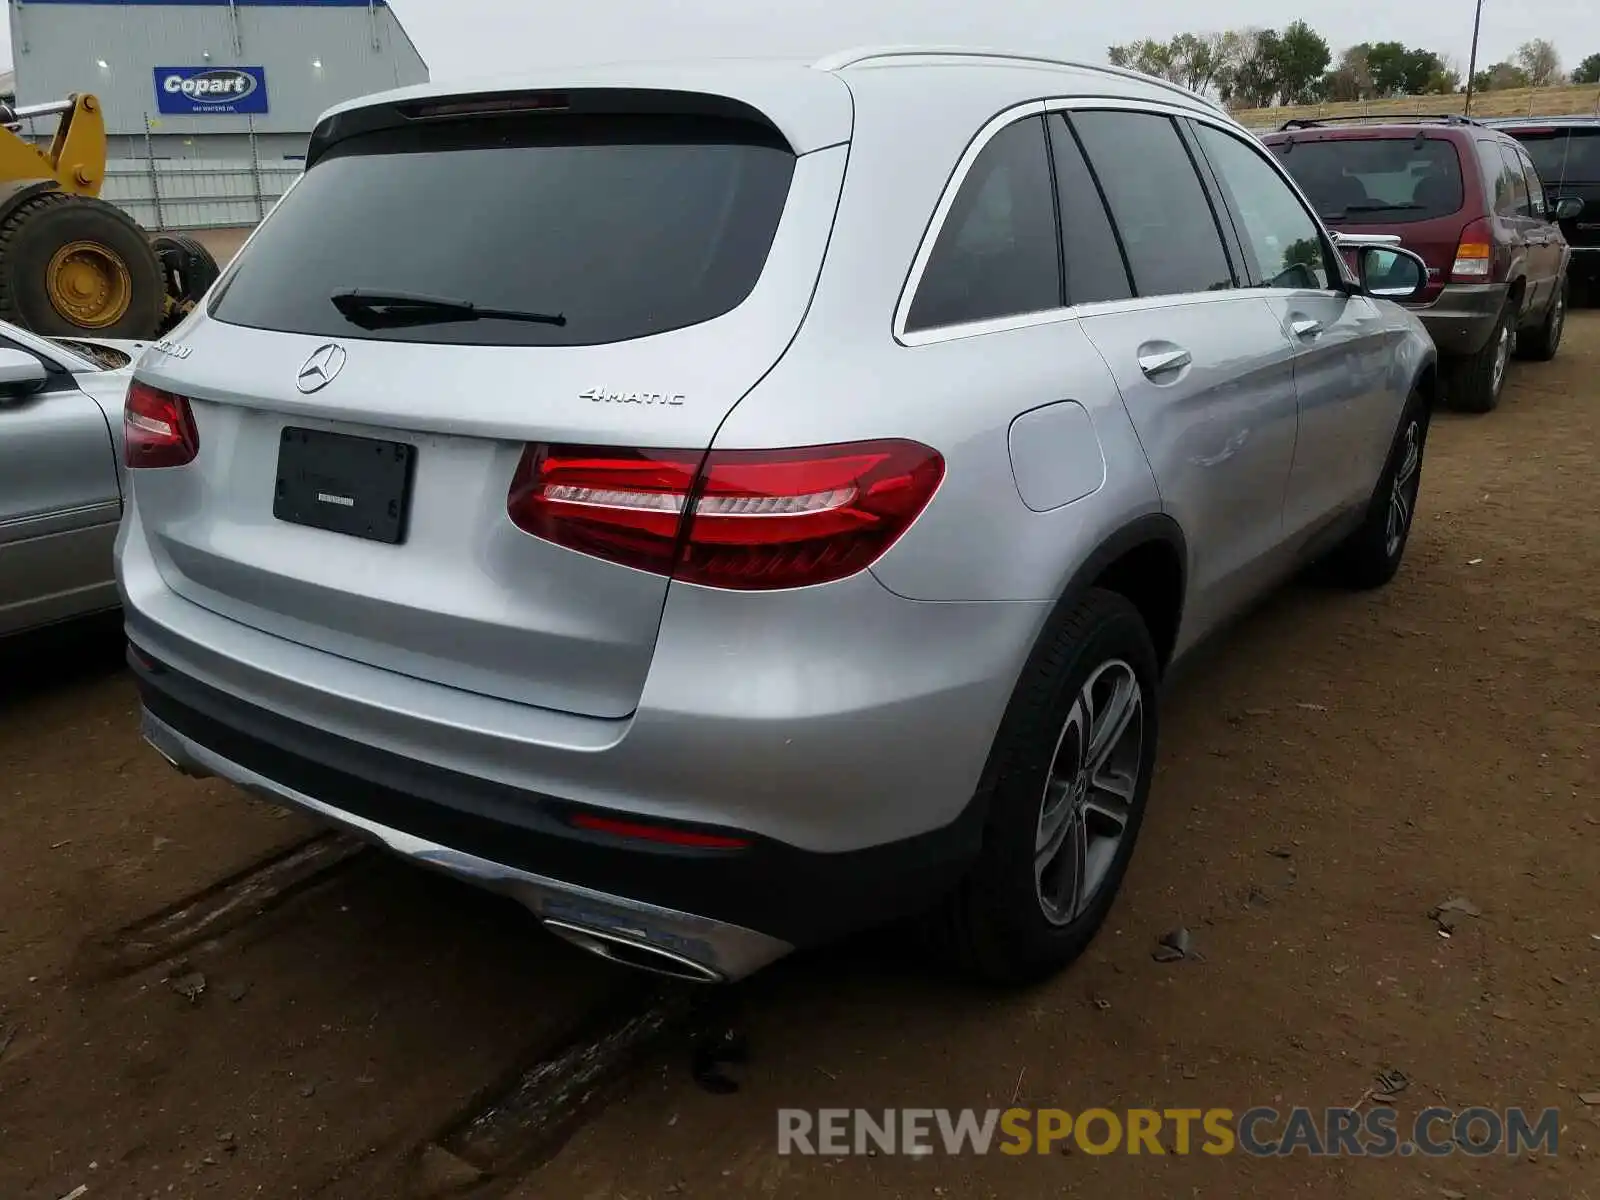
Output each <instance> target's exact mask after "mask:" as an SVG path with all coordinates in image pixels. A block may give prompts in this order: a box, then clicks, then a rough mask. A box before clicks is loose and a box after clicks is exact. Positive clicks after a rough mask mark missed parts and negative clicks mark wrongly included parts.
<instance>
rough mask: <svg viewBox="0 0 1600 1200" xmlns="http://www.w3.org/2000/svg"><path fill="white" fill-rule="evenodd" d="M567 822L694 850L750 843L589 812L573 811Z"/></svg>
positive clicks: (734, 847) (744, 846) (742, 847)
mask: <svg viewBox="0 0 1600 1200" xmlns="http://www.w3.org/2000/svg"><path fill="white" fill-rule="evenodd" d="M567 824H569V825H571V826H572V827H573V828H574V829H587V830H589V831H590V832H592V833H609V834H611V835H612V836H614V837H621V838H632V839H633V840H635V841H641V842H657V843H659V844H661V845H663V846H684V847H687V848H690V849H695V850H745V849H748V848H749V846H750V839H749V838H740V837H727V836H725V835H723V834H720V833H702V832H701V831H700V830H698V829H675V828H673V827H672V826H670V825H645V824H642V823H640V822H637V821H618V820H614V819H612V818H611V817H597V816H592V815H591V814H589V813H574V814H573V815H572V816H570V817H568V818H567Z"/></svg>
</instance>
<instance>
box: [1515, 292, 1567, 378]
mask: <svg viewBox="0 0 1600 1200" xmlns="http://www.w3.org/2000/svg"><path fill="white" fill-rule="evenodd" d="M1571 295H1572V293H1571V291H1570V290H1569V288H1568V285H1567V280H1566V278H1565V277H1564V276H1563V277H1562V280H1561V284H1560V286H1559V287H1558V288H1557V289H1556V294H1555V296H1554V297H1552V298H1551V300H1550V308H1549V311H1548V312H1546V313H1545V316H1544V320H1543V321H1542V322H1541V323H1540V325H1539V328H1537V329H1535V330H1534V331H1533V332H1532V333H1524V334H1522V335H1521V336H1520V337H1518V338H1517V356H1518V357H1519V358H1526V359H1530V360H1532V361H1533V362H1549V361H1550V360H1551V359H1552V358H1554V357H1555V356H1556V351H1558V350H1560V349H1561V335H1562V334H1563V333H1564V332H1565V331H1566V328H1567V306H1568V303H1569V301H1570V299H1571Z"/></svg>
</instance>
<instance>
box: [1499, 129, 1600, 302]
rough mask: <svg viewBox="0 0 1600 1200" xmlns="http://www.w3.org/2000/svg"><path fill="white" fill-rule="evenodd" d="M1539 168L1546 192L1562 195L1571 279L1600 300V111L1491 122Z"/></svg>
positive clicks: (1590, 298) (1562, 211) (1595, 300)
mask: <svg viewBox="0 0 1600 1200" xmlns="http://www.w3.org/2000/svg"><path fill="white" fill-rule="evenodd" d="M1490 124H1491V125H1493V126H1494V128H1496V129H1499V130H1501V131H1503V132H1505V133H1509V134H1510V135H1511V136H1512V137H1514V138H1516V139H1517V141H1519V142H1521V143H1522V148H1523V149H1524V150H1526V151H1527V152H1528V157H1530V158H1531V159H1533V165H1534V166H1536V167H1538V168H1539V178H1540V179H1542V180H1543V181H1544V187H1545V194H1546V195H1550V196H1555V197H1557V198H1558V201H1557V203H1558V209H1559V212H1560V217H1561V232H1562V233H1563V234H1565V235H1566V239H1567V244H1568V245H1570V246H1571V247H1572V282H1573V285H1574V287H1577V286H1579V285H1581V286H1582V287H1583V290H1584V291H1586V292H1587V293H1588V297H1589V300H1590V302H1591V303H1595V302H1600V116H1593V117H1508V118H1506V119H1504V120H1499V121H1491V122H1490Z"/></svg>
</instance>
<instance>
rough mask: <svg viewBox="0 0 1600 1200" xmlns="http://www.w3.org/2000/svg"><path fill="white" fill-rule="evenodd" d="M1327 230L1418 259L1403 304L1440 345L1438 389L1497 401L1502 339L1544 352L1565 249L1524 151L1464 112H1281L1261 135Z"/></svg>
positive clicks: (1553, 323)
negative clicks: (1390, 242) (1412, 288)
mask: <svg viewBox="0 0 1600 1200" xmlns="http://www.w3.org/2000/svg"><path fill="white" fill-rule="evenodd" d="M1262 141H1264V142H1265V143H1266V144H1267V145H1268V146H1270V147H1271V148H1272V150H1273V152H1274V153H1275V154H1277V155H1278V156H1279V158H1280V159H1281V160H1282V162H1283V164H1284V166H1285V167H1287V168H1288V169H1289V173H1290V174H1291V175H1293V176H1294V178H1295V180H1296V181H1297V182H1298V183H1299V184H1300V187H1301V189H1302V190H1303V191H1304V192H1305V193H1306V195H1307V197H1308V198H1309V199H1310V200H1311V203H1312V204H1313V205H1314V206H1315V207H1316V209H1317V211H1318V212H1319V213H1320V214H1321V215H1322V218H1323V220H1324V221H1325V222H1327V224H1328V225H1329V226H1330V227H1331V228H1333V229H1334V230H1336V231H1340V232H1344V233H1361V234H1375V233H1376V234H1391V235H1394V236H1396V237H1397V238H1398V240H1399V242H1400V244H1401V245H1402V246H1404V247H1405V248H1406V249H1408V250H1413V251H1415V252H1416V253H1417V254H1419V255H1421V256H1422V258H1423V259H1424V260H1426V262H1427V264H1428V276H1429V278H1428V287H1427V289H1426V290H1425V291H1424V292H1423V293H1422V295H1421V296H1420V297H1419V298H1418V299H1417V300H1416V301H1415V302H1413V303H1412V304H1411V305H1410V306H1409V307H1411V308H1413V309H1414V310H1416V312H1417V315H1418V316H1420V317H1421V318H1422V321H1423V323H1424V324H1425V325H1426V326H1427V328H1428V332H1429V333H1430V334H1432V335H1433V340H1434V343H1435V344H1436V345H1437V346H1438V347H1439V355H1440V359H1441V361H1442V362H1443V364H1444V366H1445V369H1446V372H1447V375H1446V387H1445V390H1446V394H1447V399H1448V400H1449V401H1450V402H1451V403H1452V404H1453V405H1454V406H1456V407H1457V408H1461V409H1465V410H1467V411H1469V412H1488V411H1489V410H1490V409H1492V408H1494V407H1495V405H1496V404H1498V403H1499V401H1500V392H1501V389H1502V388H1503V387H1504V385H1505V376H1506V366H1507V364H1508V363H1509V361H1510V358H1511V355H1512V353H1513V352H1517V353H1520V354H1521V356H1522V357H1524V358H1532V359H1541V360H1547V359H1550V358H1553V357H1555V353H1556V349H1557V347H1559V346H1560V344H1561V332H1562V328H1563V326H1564V324H1565V319H1566V306H1567V287H1566V276H1567V264H1568V260H1569V259H1570V257H1571V252H1570V250H1569V249H1568V247H1567V242H1566V239H1565V238H1564V237H1563V236H1562V233H1561V230H1560V228H1559V227H1558V225H1557V224H1556V218H1557V217H1558V216H1559V215H1561V214H1560V213H1558V212H1557V210H1556V206H1555V201H1554V200H1553V199H1552V198H1551V197H1549V196H1547V195H1546V193H1545V190H1544V188H1543V187H1542V186H1541V184H1540V178H1539V173H1538V171H1537V170H1536V169H1535V167H1534V164H1533V162H1532V160H1531V159H1530V158H1529V156H1528V152H1527V151H1526V150H1524V149H1523V148H1522V146H1521V145H1520V144H1519V143H1518V142H1517V141H1516V140H1515V139H1514V138H1512V137H1510V136H1508V135H1507V134H1504V133H1501V132H1499V131H1498V130H1495V129H1492V128H1490V127H1489V126H1487V125H1484V124H1481V123H1479V122H1477V121H1471V120H1468V119H1466V118H1463V117H1431V118H1429V117H1418V118H1409V117H1407V118H1394V117H1390V118H1385V119H1384V121H1383V123H1381V124H1363V123H1361V122H1360V121H1359V119H1357V120H1354V121H1339V122H1335V121H1332V120H1329V121H1291V122H1289V124H1287V125H1285V126H1284V127H1283V128H1282V129H1281V130H1279V131H1277V132H1275V133H1269V134H1266V135H1264V136H1263V137H1262Z"/></svg>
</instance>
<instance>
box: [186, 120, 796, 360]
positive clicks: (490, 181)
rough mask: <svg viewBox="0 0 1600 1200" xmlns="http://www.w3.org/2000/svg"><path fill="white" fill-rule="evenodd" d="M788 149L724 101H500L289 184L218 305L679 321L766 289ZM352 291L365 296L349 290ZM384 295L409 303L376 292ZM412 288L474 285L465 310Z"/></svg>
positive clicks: (515, 330) (516, 321)
mask: <svg viewBox="0 0 1600 1200" xmlns="http://www.w3.org/2000/svg"><path fill="white" fill-rule="evenodd" d="M794 163H795V159H794V155H793V153H792V152H791V151H790V150H789V149H788V148H787V147H786V146H784V145H782V144H781V142H780V141H779V139H778V136H777V134H776V133H773V132H771V131H769V130H766V129H764V128H762V127H761V126H759V125H757V124H755V123H753V122H749V123H747V122H739V121H731V120H724V119H710V118H706V119H701V118H683V117H637V118H635V117H625V118H622V117H614V116H611V117H581V116H544V117H540V118H536V119H534V120H528V119H526V118H523V119H520V120H514V119H510V120H508V119H505V118H497V119H480V120H476V121H461V122H457V123H454V124H452V125H448V126H430V127H427V128H425V129H418V128H415V127H413V128H409V129H398V130H384V131H381V132H378V133H371V134H365V135H362V136H359V137H354V138H351V139H350V140H348V141H346V142H341V143H339V144H337V145H335V146H334V147H333V148H332V150H330V151H329V153H328V156H327V157H326V158H324V159H322V160H321V161H319V162H318V163H317V164H316V165H315V166H313V167H312V168H311V169H310V170H309V171H308V172H307V173H306V174H305V176H304V177H303V178H302V179H301V180H300V181H299V183H298V184H297V185H296V186H295V188H294V189H293V190H292V191H291V192H290V193H289V194H288V195H287V196H285V197H284V199H283V201H282V202H281V203H280V204H279V205H278V207H277V208H276V209H275V210H274V212H273V213H272V216H271V217H270V219H269V220H268V221H267V222H266V223H265V224H264V225H263V226H262V227H261V229H260V231H259V232H258V233H257V234H256V237H255V239H254V240H253V241H252V242H251V243H250V246H249V249H248V250H246V251H245V253H244V255H243V257H242V258H241V260H240V262H239V264H238V269H237V272H236V274H234V275H233V277H232V278H231V279H229V280H228V281H226V283H225V284H224V285H223V287H222V288H220V289H219V291H218V294H217V296H216V298H215V299H214V300H213V302H212V305H211V310H210V311H211V315H212V316H213V317H214V318H216V319H217V320H219V321H224V322H227V323H230V324H234V325H247V326H252V327H255V328H260V329H274V330H282V331H284V332H289V333H305V334H314V335H317V336H323V337H341V338H373V339H383V340H390V341H405V342H441V343H454V344H475V345H514V346H571V345H594V344H597V343H602V342H619V341H625V340H628V339H630V338H638V337H644V336H646V335H648V334H655V333H664V332H666V331H668V330H672V329H680V328H683V327H685V326H688V325H695V324H698V323H700V322H703V321H709V320H711V319H712V318H714V317H718V316H721V315H722V314H723V313H726V312H728V311H729V310H731V309H733V308H734V307H736V306H737V305H738V304H740V303H741V302H742V301H743V300H744V299H745V297H746V296H748V295H749V294H750V292H751V290H752V289H753V288H754V287H755V284H756V281H757V279H759V278H760V276H761V271H762V268H763V267H764V265H765V263H766V259H767V253H768V251H769V250H770V249H771V246H772V240H773V236H774V234H775V232H776V230H777V226H778V220H779V218H780V217H781V216H782V214H783V206H784V201H785V198H786V197H787V195H788V191H789V183H790V179H791V177H792V175H793V171H794ZM356 290H359V291H361V292H364V293H366V294H367V297H366V298H358V299H357V301H356V302H354V303H353V302H352V301H351V300H350V299H349V298H348V296H349V293H350V292H352V291H356ZM385 295H387V296H391V297H393V296H399V297H402V298H407V299H409V300H410V301H411V302H410V303H409V304H408V306H406V307H403V308H402V307H389V308H387V309H376V308H373V307H369V306H368V305H369V304H370V303H371V302H372V300H373V298H375V297H381V296H385ZM340 296H344V297H345V299H344V300H342V301H341V302H340V303H338V304H336V303H335V298H336V297H340ZM415 298H426V299H429V300H433V299H439V300H447V301H451V302H452V303H453V302H457V301H463V302H466V303H468V304H470V305H472V306H473V309H472V310H471V318H470V319H464V318H467V316H468V314H467V312H466V311H465V310H464V309H463V307H462V306H461V305H459V304H457V305H455V307H454V309H453V310H451V309H447V308H445V307H443V306H435V307H429V306H426V305H421V306H419V304H418V303H416V300H415ZM484 310H491V314H492V315H485V313H484Z"/></svg>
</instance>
